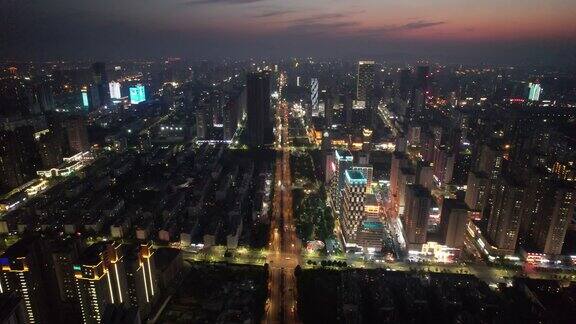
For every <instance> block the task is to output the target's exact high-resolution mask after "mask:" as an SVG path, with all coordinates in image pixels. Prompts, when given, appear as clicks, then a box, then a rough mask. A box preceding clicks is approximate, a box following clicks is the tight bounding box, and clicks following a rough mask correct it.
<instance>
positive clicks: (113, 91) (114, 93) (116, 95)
mask: <svg viewBox="0 0 576 324" xmlns="http://www.w3.org/2000/svg"><path fill="white" fill-rule="evenodd" d="M108 87H109V89H110V98H111V99H120V98H122V93H121V91H120V88H121V85H120V82H116V81H112V82H110V83H109V84H108Z"/></svg>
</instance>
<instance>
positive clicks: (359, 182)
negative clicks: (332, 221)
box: [340, 170, 367, 246]
mask: <svg viewBox="0 0 576 324" xmlns="http://www.w3.org/2000/svg"><path fill="white" fill-rule="evenodd" d="M344 179H345V180H344V192H343V197H342V201H343V204H342V213H341V217H340V218H341V224H342V232H343V234H344V239H345V241H346V245H347V246H353V245H355V244H356V243H357V242H356V238H357V234H358V230H359V229H360V225H361V224H362V221H363V220H364V195H365V194H366V185H367V181H366V178H365V177H364V175H363V174H362V172H360V171H356V170H346V171H345V172H344Z"/></svg>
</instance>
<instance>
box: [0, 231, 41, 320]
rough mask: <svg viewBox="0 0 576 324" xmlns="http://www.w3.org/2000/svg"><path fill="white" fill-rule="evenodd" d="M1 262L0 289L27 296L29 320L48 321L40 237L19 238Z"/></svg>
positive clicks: (3, 291)
mask: <svg viewBox="0 0 576 324" xmlns="http://www.w3.org/2000/svg"><path fill="white" fill-rule="evenodd" d="M0 264H1V266H2V267H1V268H0V293H7V292H12V293H15V294H17V295H18V296H21V297H22V298H23V299H24V307H25V311H26V317H27V320H28V322H29V323H48V322H49V318H48V314H47V311H48V306H47V305H48V303H47V299H46V298H47V297H46V293H45V289H44V280H43V278H42V274H43V271H44V269H43V268H42V247H41V243H40V238H39V237H37V236H29V237H25V238H22V239H20V240H19V241H18V242H16V243H15V244H14V245H11V246H10V247H9V248H8V249H7V250H6V251H5V252H4V254H2V257H0Z"/></svg>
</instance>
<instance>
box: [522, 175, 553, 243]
mask: <svg viewBox="0 0 576 324" xmlns="http://www.w3.org/2000/svg"><path fill="white" fill-rule="evenodd" d="M555 188H556V183H555V182H554V181H553V180H552V175H551V174H550V173H549V172H548V171H547V170H546V169H543V168H533V169H531V170H530V175H529V177H528V179H527V180H526V191H525V192H524V195H525V199H524V200H523V204H522V221H521V222H520V236H519V238H518V239H519V242H520V243H522V245H523V246H526V243H528V244H532V243H533V242H534V241H535V237H534V235H535V229H536V221H537V220H538V219H539V218H540V217H541V213H542V210H543V209H544V207H545V206H550V205H552V204H553V203H551V201H550V200H547V198H549V197H550V195H549V194H548V193H549V192H550V191H551V190H554V189H555ZM547 212H549V210H548V211H547Z"/></svg>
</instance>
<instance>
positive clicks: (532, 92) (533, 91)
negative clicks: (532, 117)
mask: <svg viewBox="0 0 576 324" xmlns="http://www.w3.org/2000/svg"><path fill="white" fill-rule="evenodd" d="M541 93H542V87H541V86H540V84H539V83H530V84H528V100H530V101H539V100H540V94H541Z"/></svg>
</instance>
